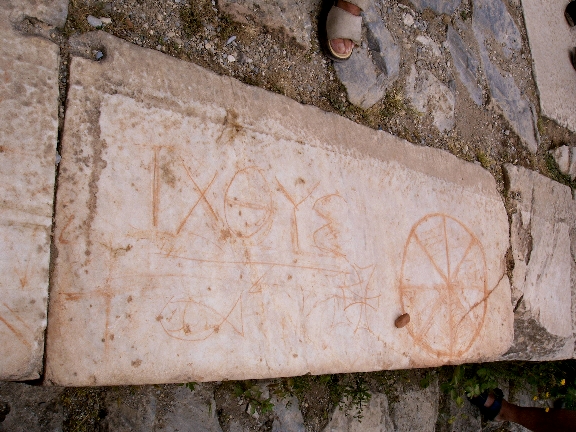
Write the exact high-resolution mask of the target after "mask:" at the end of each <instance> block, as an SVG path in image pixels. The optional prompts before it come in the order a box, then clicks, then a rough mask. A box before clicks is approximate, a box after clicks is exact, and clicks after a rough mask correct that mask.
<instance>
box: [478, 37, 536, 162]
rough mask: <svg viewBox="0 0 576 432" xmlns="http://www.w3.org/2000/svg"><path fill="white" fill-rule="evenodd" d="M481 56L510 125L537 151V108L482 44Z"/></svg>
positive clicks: (491, 89)
mask: <svg viewBox="0 0 576 432" xmlns="http://www.w3.org/2000/svg"><path fill="white" fill-rule="evenodd" d="M480 58H481V59H482V66H483V67H484V73H485V74H486V80H487V81H488V87H489V89H490V94H491V96H492V98H493V99H494V101H495V102H496V104H497V105H498V106H499V107H500V108H501V109H502V113H503V114H504V117H506V119H507V120H508V121H509V122H510V127H511V128H512V130H514V132H516V133H517V134H518V136H519V137H520V139H521V140H522V142H523V143H524V145H525V146H526V148H527V149H528V150H530V151H531V152H532V153H536V151H537V150H538V140H537V134H538V129H537V128H536V109H535V108H534V106H533V105H532V103H530V101H528V99H526V98H525V97H523V96H522V92H521V91H520V89H519V88H518V86H517V85H516V82H515V81H514V78H512V77H511V76H506V74H505V73H504V72H503V71H502V70H500V68H499V67H498V66H496V65H495V64H494V63H493V62H492V61H491V60H490V57H489V54H488V51H487V50H486V48H485V47H484V45H481V46H480Z"/></svg>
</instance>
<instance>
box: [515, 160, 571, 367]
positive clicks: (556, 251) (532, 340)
mask: <svg viewBox="0 0 576 432" xmlns="http://www.w3.org/2000/svg"><path fill="white" fill-rule="evenodd" d="M505 169H506V174H507V176H508V179H509V196H510V199H511V202H512V203H513V205H515V207H516V212H515V213H514V214H512V220H511V243H512V255H513V257H514V271H513V275H512V280H513V286H512V293H513V301H514V303H515V304H516V308H515V309H516V313H515V323H514V327H515V331H514V333H515V340H514V345H513V347H512V348H511V349H510V351H509V352H508V353H507V354H506V356H505V357H504V358H506V359H510V360H534V361H536V360H540V361H543V360H561V359H566V358H572V357H574V356H575V354H576V351H575V346H574V341H575V338H574V333H576V319H574V317H573V311H572V310H573V308H572V307H571V305H572V303H573V301H574V299H576V283H575V281H576V264H575V261H574V257H575V256H576V254H575V252H576V249H575V248H574V245H576V203H575V202H574V200H573V198H572V191H571V190H570V188H569V187H568V186H564V185H562V184H560V183H557V182H555V181H553V180H550V179H549V178H547V177H544V176H542V175H540V174H538V173H536V172H534V171H530V170H527V169H525V168H521V167H516V166H514V165H510V164H508V165H506V166H505Z"/></svg>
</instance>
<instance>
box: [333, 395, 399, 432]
mask: <svg viewBox="0 0 576 432" xmlns="http://www.w3.org/2000/svg"><path fill="white" fill-rule="evenodd" d="M370 395H371V397H370V401H369V402H368V404H367V405H365V406H363V407H362V411H361V416H362V417H361V418H360V419H359V418H358V415H359V414H360V413H359V411H358V409H356V408H354V409H352V410H351V411H350V412H345V411H344V410H342V409H340V408H339V407H336V409H335V410H334V412H333V413H332V416H331V418H330V422H329V423H328V425H327V426H326V427H325V428H324V432H392V431H394V424H393V423H392V420H391V419H390V413H389V409H388V398H387V397H386V395H385V394H384V393H370Z"/></svg>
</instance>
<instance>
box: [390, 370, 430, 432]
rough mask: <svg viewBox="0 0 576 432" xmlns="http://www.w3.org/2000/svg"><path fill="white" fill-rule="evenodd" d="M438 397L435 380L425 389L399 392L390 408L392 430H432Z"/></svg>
mask: <svg viewBox="0 0 576 432" xmlns="http://www.w3.org/2000/svg"><path fill="white" fill-rule="evenodd" d="M439 397H440V391H439V387H438V381H437V380H436V381H434V382H433V383H432V384H430V386H428V388H426V389H422V390H411V391H406V392H403V393H401V394H400V395H399V400H398V401H396V403H395V404H394V405H393V406H392V409H391V417H392V422H393V423H394V430H396V431H419V432H434V431H435V430H436V420H437V419H438V398H439Z"/></svg>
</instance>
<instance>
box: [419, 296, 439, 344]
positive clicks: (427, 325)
mask: <svg viewBox="0 0 576 432" xmlns="http://www.w3.org/2000/svg"><path fill="white" fill-rule="evenodd" d="M442 300H444V299H443V298H442V296H439V297H438V298H437V299H436V301H435V302H434V305H433V306H432V307H431V309H432V312H431V313H430V315H429V316H428V320H427V321H426V323H425V324H424V325H423V326H422V330H420V332H419V333H418V335H417V336H415V339H418V340H421V339H423V338H424V337H425V336H426V334H427V333H428V332H429V331H430V327H432V321H433V320H434V318H435V317H436V316H435V313H436V312H437V311H438V309H440V307H442V303H443V302H442Z"/></svg>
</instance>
